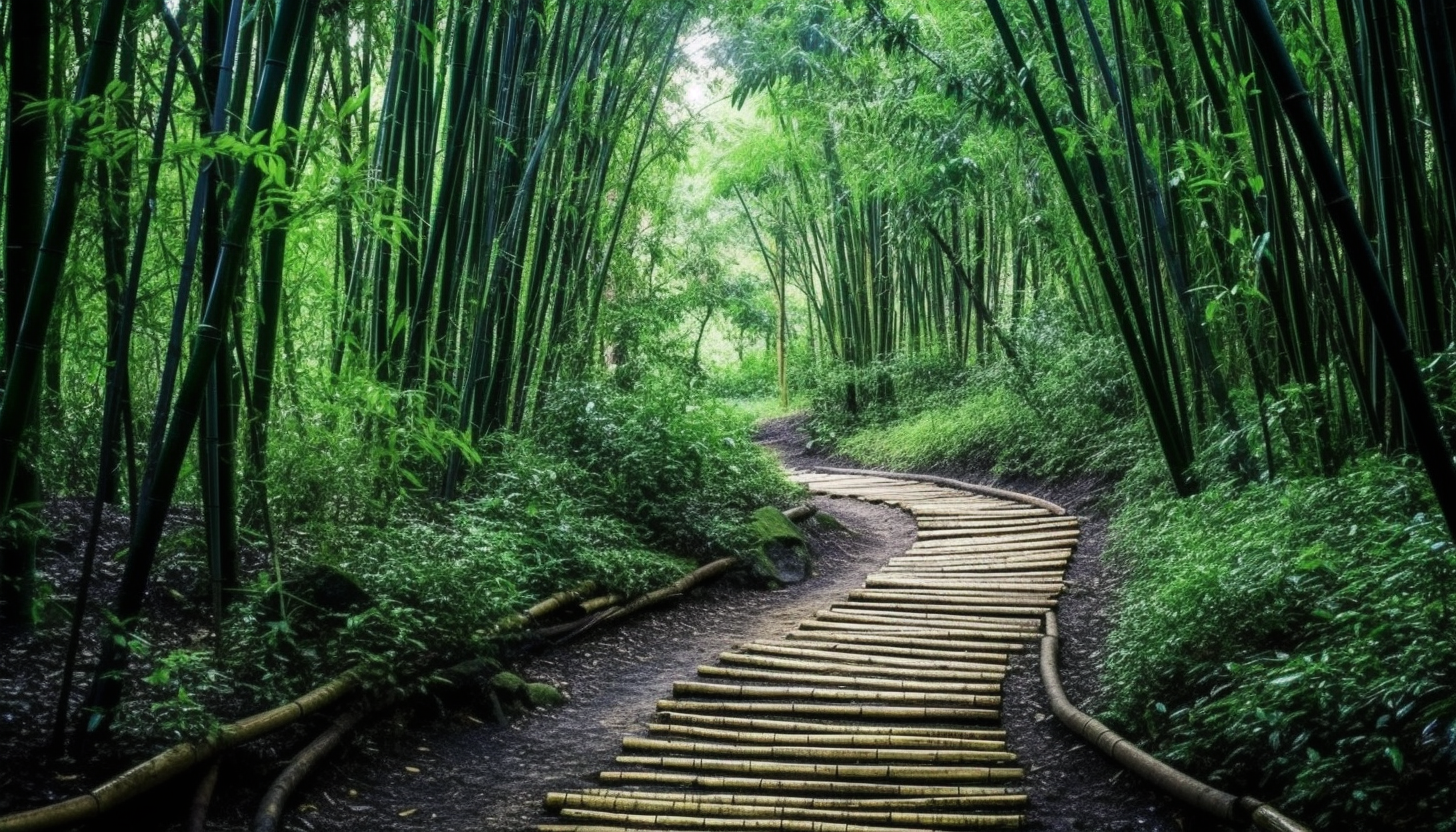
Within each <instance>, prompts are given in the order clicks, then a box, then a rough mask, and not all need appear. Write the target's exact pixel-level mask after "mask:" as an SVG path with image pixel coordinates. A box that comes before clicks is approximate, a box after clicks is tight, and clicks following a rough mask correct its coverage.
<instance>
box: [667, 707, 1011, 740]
mask: <svg viewBox="0 0 1456 832" xmlns="http://www.w3.org/2000/svg"><path fill="white" fill-rule="evenodd" d="M656 717H657V719H658V720H659V722H656V723H649V725H648V728H649V729H650V728H651V727H652V725H658V724H670V725H693V726H707V727H710V728H733V729H737V730H741V731H748V732H753V731H796V732H799V733H805V734H812V733H836V734H876V735H879V736H893V737H941V738H946V739H985V740H1005V739H1006V732H1005V731H1004V730H1002V729H1000V728H928V727H925V726H923V725H864V724H854V723H833V724H831V723H825V722H795V721H791V720H778V719H751V718H744V717H734V716H712V715H709V714H685V713H677V712H675V711H659V712H658V713H657V715H656Z"/></svg>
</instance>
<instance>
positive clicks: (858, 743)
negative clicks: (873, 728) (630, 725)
mask: <svg viewBox="0 0 1456 832" xmlns="http://www.w3.org/2000/svg"><path fill="white" fill-rule="evenodd" d="M647 731H648V733H649V734H666V735H667V736H669V737H672V738H679V737H688V738H691V739H696V740H710V741H715V742H735V743H747V744H751V745H796V746H816V745H824V746H830V747H833V748H859V747H862V746H868V747H871V748H883V747H891V748H945V749H967V750H973V751H1005V750H1006V743H1005V741H1004V740H972V739H960V738H954V737H917V736H904V735H897V734H868V733H864V734H777V733H762V732H750V731H735V730H728V729H717V728H701V727H698V726H695V725H670V724H666V723H660V722H654V723H652V724H651V725H648V726H647Z"/></svg>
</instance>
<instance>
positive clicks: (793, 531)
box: [750, 506, 813, 584]
mask: <svg viewBox="0 0 1456 832" xmlns="http://www.w3.org/2000/svg"><path fill="white" fill-rule="evenodd" d="M750 525H751V527H752V529H753V534H754V541H755V546H754V551H753V552H752V553H751V560H752V561H753V567H754V571H755V572H757V573H759V574H760V575H761V576H763V577H766V578H770V579H772V580H775V581H778V582H780V583H785V584H796V583H798V582H800V581H802V580H804V579H805V578H807V577H809V575H810V574H811V572H812V566H813V564H812V562H811V560H810V557H809V547H808V545H807V543H806V541H805V540H804V535H803V533H802V532H800V531H799V527H798V526H795V525H794V524H793V521H791V520H789V518H787V517H785V516H784V513H783V512H782V511H779V510H778V509H776V508H773V507H772V506H764V507H763V508H761V509H759V510H757V511H755V512H754V513H753V518H752V520H751V521H750Z"/></svg>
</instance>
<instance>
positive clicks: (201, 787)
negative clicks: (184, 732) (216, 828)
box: [183, 756, 222, 832]
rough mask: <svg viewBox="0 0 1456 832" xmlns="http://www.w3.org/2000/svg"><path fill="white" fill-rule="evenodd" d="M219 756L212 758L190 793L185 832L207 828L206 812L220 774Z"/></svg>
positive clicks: (195, 831) (201, 830) (199, 831)
mask: <svg viewBox="0 0 1456 832" xmlns="http://www.w3.org/2000/svg"><path fill="white" fill-rule="evenodd" d="M220 762H221V760H220V756H219V757H214V758H212V765H210V766H208V767H207V771H206V772H205V773H204V774H203V775H202V779H201V780H200V781H198V783H197V790H196V791H195V792H193V793H192V805H191V806H189V807H187V825H186V826H185V827H183V828H184V829H186V830H187V832H203V830H205V829H206V828H207V810H208V808H209V807H210V806H211V805H212V794H213V792H214V791H216V790H217V778H218V774H219V773H220V772H221V768H222V766H221V765H220Z"/></svg>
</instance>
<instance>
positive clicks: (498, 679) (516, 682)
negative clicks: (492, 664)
mask: <svg viewBox="0 0 1456 832" xmlns="http://www.w3.org/2000/svg"><path fill="white" fill-rule="evenodd" d="M527 687H528V685H527V684H526V680H525V679H522V678H521V677H519V676H517V675H516V674H514V673H511V672H510V671H501V672H500V673H497V674H495V675H494V676H492V677H490V689H491V690H493V691H495V692H496V694H497V695H499V696H500V697H501V698H503V699H521V698H524V697H525V695H526V688H527Z"/></svg>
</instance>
